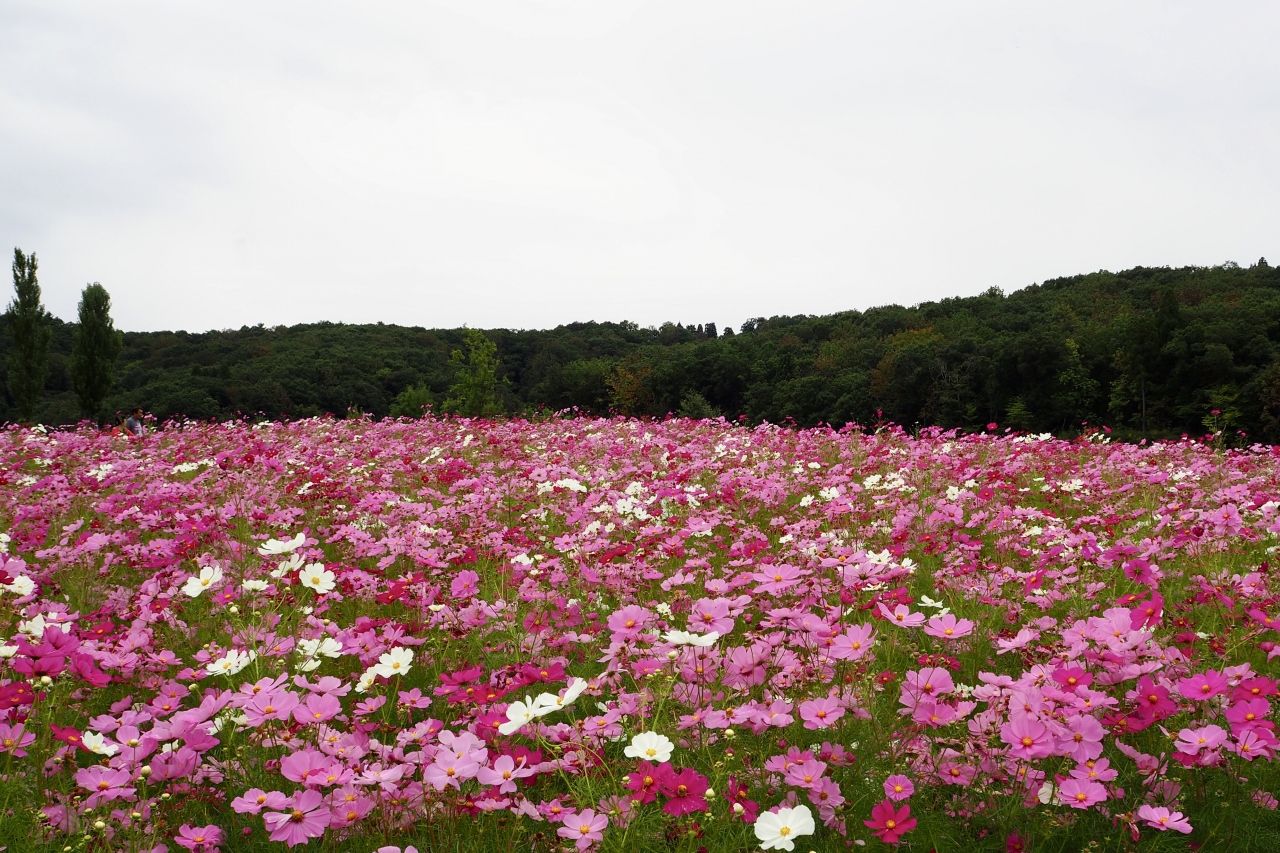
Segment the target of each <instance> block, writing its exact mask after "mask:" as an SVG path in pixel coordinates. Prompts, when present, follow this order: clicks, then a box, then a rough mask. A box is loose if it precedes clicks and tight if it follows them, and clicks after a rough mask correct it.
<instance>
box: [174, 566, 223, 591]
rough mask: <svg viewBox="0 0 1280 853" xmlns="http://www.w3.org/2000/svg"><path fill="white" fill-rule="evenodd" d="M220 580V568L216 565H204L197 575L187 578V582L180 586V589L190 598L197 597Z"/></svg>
mask: <svg viewBox="0 0 1280 853" xmlns="http://www.w3.org/2000/svg"><path fill="white" fill-rule="evenodd" d="M221 580H222V569H220V568H218V567H217V566H205V567H204V568H203V569H201V570H200V574H199V575H193V576H192V577H189V578H187V582H186V583H185V584H183V586H182V591H183V592H185V593H186V594H187V595H189V596H191V597H192V598H198V597H199V595H200V593H202V592H204V591H205V590H206V589H208V588H209V587H211V586H213V585H214V584H216V583H218V582H219V581H221Z"/></svg>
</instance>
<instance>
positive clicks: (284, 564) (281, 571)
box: [271, 554, 302, 578]
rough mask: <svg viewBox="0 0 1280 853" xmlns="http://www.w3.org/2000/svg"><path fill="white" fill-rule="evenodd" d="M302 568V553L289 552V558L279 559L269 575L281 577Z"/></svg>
mask: <svg viewBox="0 0 1280 853" xmlns="http://www.w3.org/2000/svg"><path fill="white" fill-rule="evenodd" d="M300 568H302V555H301V554H290V555H289V559H287V560H281V561H280V564H279V565H278V566H276V567H275V568H274V569H272V570H271V577H273V578H282V577H284V576H285V575H287V574H289V573H290V572H296V571H297V570H298V569H300Z"/></svg>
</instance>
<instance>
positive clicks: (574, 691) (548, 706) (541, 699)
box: [536, 678, 587, 717]
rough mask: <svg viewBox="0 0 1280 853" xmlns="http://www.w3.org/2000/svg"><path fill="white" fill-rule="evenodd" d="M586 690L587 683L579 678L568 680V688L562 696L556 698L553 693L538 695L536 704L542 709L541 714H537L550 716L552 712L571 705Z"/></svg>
mask: <svg viewBox="0 0 1280 853" xmlns="http://www.w3.org/2000/svg"><path fill="white" fill-rule="evenodd" d="M586 689H587V682H586V681H585V680H584V679H581V678H574V679H570V681H569V686H568V688H566V689H565V691H564V695H563V696H557V695H556V694H554V693H540V694H538V698H537V701H536V704H538V705H540V706H541V707H542V709H543V710H542V712H541V713H539V714H538V716H539V717H541V716H542V715H543V714H550V713H551V712H552V711H559V710H560V709H561V708H566V707H568V706H569V705H572V704H573V700H574V699H577V698H578V697H579V696H581V695H582V691H584V690H586Z"/></svg>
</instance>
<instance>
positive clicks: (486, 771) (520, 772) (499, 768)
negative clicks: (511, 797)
mask: <svg viewBox="0 0 1280 853" xmlns="http://www.w3.org/2000/svg"><path fill="white" fill-rule="evenodd" d="M532 775H533V769H532V768H529V767H525V765H524V759H523V758H521V759H520V763H519V764H517V763H516V760H515V759H514V758H512V757H511V756H510V755H500V756H498V758H497V759H496V760H495V761H494V762H493V767H492V768H489V767H481V768H480V769H479V771H477V773H476V779H478V780H479V781H480V784H481V785H497V786H498V790H499V791H500V792H501V793H503V794H514V793H515V792H516V780H518V779H524V778H526V777H528V776H532Z"/></svg>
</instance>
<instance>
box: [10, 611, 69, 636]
mask: <svg viewBox="0 0 1280 853" xmlns="http://www.w3.org/2000/svg"><path fill="white" fill-rule="evenodd" d="M46 627H47V626H46V624H45V621H44V614H43V613H37V614H36V615H35V616H34V617H33V618H31V619H27V620H25V621H22V622H19V623H18V630H19V631H21V632H22V633H24V634H26V635H27V636H28V637H34V638H35V639H37V640H38V639H40V638H41V637H42V636H44V629H45V628H46ZM64 633H65V632H64Z"/></svg>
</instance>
